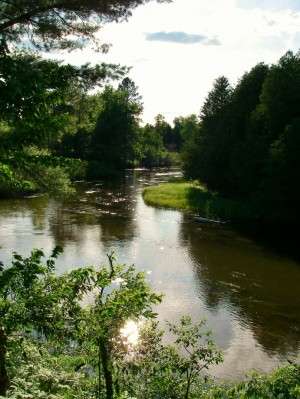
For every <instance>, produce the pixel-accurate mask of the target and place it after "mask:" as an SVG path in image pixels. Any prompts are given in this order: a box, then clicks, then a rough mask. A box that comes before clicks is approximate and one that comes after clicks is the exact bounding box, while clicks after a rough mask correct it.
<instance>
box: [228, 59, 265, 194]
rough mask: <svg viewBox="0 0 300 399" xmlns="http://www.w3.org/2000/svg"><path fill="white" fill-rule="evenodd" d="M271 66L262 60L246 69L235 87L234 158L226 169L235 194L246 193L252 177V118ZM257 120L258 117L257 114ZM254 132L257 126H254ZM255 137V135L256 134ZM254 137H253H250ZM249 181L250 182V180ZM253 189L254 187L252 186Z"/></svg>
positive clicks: (229, 191) (232, 191) (232, 131)
mask: <svg viewBox="0 0 300 399" xmlns="http://www.w3.org/2000/svg"><path fill="white" fill-rule="evenodd" d="M268 71H269V67H268V66H267V65H265V64H264V63H259V64H257V65H256V66H255V67H253V68H252V69H251V70H250V72H246V73H245V74H244V75H243V76H242V78H241V79H240V80H239V82H238V84H237V86H236V87H235V88H234V91H233V95H232V104H231V106H230V116H229V118H230V120H231V122H232V123H231V129H230V161H229V167H228V170H227V173H226V184H227V191H228V193H230V195H231V196H234V197H238V196H243V195H244V194H245V189H247V187H248V188H250V186H248V184H249V179H248V178H246V179H245V183H244V177H245V176H246V174H247V173H249V168H250V165H251V164H252V163H253V159H254V157H255V153H252V151H250V148H251V144H250V143H249V139H250V130H251V129H252V128H250V126H251V124H252V121H251V118H252V116H253V113H254V112H255V109H256V107H257V106H258V104H259V103H260V95H261V92H262V87H263V84H264V82H265V80H266V78H267V76H268ZM253 120H254V118H253ZM252 132H253V133H254V130H252ZM253 139H254V137H253ZM250 140H251V139H250ZM246 181H247V183H246ZM250 190H251V188H250Z"/></svg>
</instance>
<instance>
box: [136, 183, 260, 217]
mask: <svg viewBox="0 0 300 399" xmlns="http://www.w3.org/2000/svg"><path fill="white" fill-rule="evenodd" d="M142 195H143V199H144V201H145V203H146V204H148V205H151V206H156V207H163V208H172V209H182V210H189V211H193V212H197V213H199V214H200V215H202V216H205V217H213V216H219V217H221V218H223V219H224V220H233V219H255V218H256V216H257V215H256V213H255V210H254V209H252V208H253V207H252V206H251V204H249V203H245V202H241V201H237V200H230V199H226V198H220V197H219V196H218V194H217V193H215V192H211V191H209V190H207V189H206V188H205V187H204V186H203V185H201V184H199V183H197V182H184V181H177V182H170V183H164V184H161V185H158V186H151V187H146V188H144V189H143V191H142Z"/></svg>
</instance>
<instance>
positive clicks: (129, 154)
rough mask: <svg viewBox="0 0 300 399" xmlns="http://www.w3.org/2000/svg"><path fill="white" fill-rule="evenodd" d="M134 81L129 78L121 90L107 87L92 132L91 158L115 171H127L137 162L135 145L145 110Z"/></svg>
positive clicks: (123, 82)
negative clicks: (127, 168)
mask: <svg viewBox="0 0 300 399" xmlns="http://www.w3.org/2000/svg"><path fill="white" fill-rule="evenodd" d="M140 99H141V97H140V96H139V95H138V93H137V88H136V87H135V84H134V82H133V81H131V80H130V79H129V78H125V79H124V80H123V81H122V83H121V84H120V85H119V88H118V89H117V90H115V89H113V88H112V87H109V86H108V87H106V88H105V90H104V92H103V93H102V94H101V102H102V104H101V109H100V112H99V115H98V119H97V123H96V126H95V129H94V132H93V135H92V148H91V155H90V159H91V160H93V161H96V162H99V163H100V164H102V165H105V168H109V169H110V170H111V171H121V170H124V169H125V167H126V166H128V164H130V163H132V162H133V161H134V146H135V143H136V141H137V135H138V131H139V116H140V114H141V112H142V110H143V107H142V103H141V102H140Z"/></svg>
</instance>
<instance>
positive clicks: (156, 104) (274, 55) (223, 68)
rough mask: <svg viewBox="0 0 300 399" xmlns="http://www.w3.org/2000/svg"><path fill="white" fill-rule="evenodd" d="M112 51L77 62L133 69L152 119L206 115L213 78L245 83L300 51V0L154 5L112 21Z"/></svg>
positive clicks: (77, 56) (177, 0) (106, 31)
mask: <svg viewBox="0 0 300 399" xmlns="http://www.w3.org/2000/svg"><path fill="white" fill-rule="evenodd" d="M100 35H101V38H102V40H103V42H108V43H111V44H112V47H111V49H110V51H109V52H108V54H106V55H103V54H94V53H93V52H92V51H91V50H90V49H89V48H87V49H85V50H84V51H80V52H77V53H74V54H72V55H70V56H68V61H69V62H74V63H76V64H78V63H84V62H88V61H90V62H91V63H96V62H102V61H104V62H113V63H120V64H121V65H127V66H131V67H132V69H131V71H130V75H129V76H130V78H131V79H133V80H134V82H135V84H136V85H137V86H138V88H139V93H140V94H141V95H142V97H143V103H144V114H143V121H144V123H154V117H155V116H156V115H157V114H159V113H160V114H162V115H164V116H165V118H166V120H167V121H168V122H170V123H171V122H172V121H173V119H174V118H175V117H177V116H186V115H189V114H192V113H195V114H199V111H200V108H201V106H202V104H203V101H204V99H205V97H206V96H207V94H208V92H209V91H210V90H211V88H212V85H213V81H214V80H215V79H216V78H217V77H219V76H221V75H225V76H226V77H227V78H228V79H229V80H230V82H231V84H232V85H235V84H236V82H237V80H238V79H239V78H240V77H241V76H242V75H243V74H244V72H246V71H249V70H250V69H251V68H252V67H253V66H255V65H256V64H257V63H259V62H265V63H267V64H272V63H276V62H277V61H278V59H279V58H280V57H281V56H282V55H284V54H285V53H286V51H288V50H292V51H294V52H296V51H298V49H299V48H300V0H209V1H208V0H173V3H167V4H158V3H156V2H154V1H153V2H150V3H148V4H147V5H144V6H140V7H139V8H137V9H136V10H134V12H133V15H132V17H131V18H130V19H129V20H128V22H122V23H119V24H115V23H111V24H107V25H105V26H104V27H103V28H102V29H101V31H100Z"/></svg>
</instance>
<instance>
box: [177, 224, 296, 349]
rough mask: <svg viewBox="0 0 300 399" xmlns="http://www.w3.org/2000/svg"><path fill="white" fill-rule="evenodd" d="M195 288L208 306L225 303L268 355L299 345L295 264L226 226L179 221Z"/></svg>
mask: <svg viewBox="0 0 300 399" xmlns="http://www.w3.org/2000/svg"><path fill="white" fill-rule="evenodd" d="M181 239H182V240H184V242H188V243H189V247H190V253H191V254H192V256H193V258H194V262H195V263H194V264H195V267H194V273H195V276H196V278H197V280H198V282H199V285H198V292H199V294H200V295H201V297H202V299H203V301H204V302H205V304H206V307H207V308H208V309H210V310H211V311H214V310H217V309H220V308H222V307H227V308H229V309H230V312H231V314H232V315H234V317H235V319H238V320H239V323H240V325H241V326H247V327H248V328H250V329H251V331H252V333H253V335H254V337H255V339H256V341H257V342H258V343H259V344H260V345H261V346H262V348H263V350H265V351H266V352H267V353H269V354H270V355H272V354H274V353H279V354H280V355H282V356H290V355H291V354H295V353H297V351H298V350H299V338H300V296H299V294H300V289H299V265H298V264H297V263H296V262H293V261H286V260H284V259H282V258H281V257H280V256H276V255H275V254H274V253H273V254H271V253H270V252H269V251H268V250H267V249H265V248H262V247H260V246H258V245H255V244H254V243H253V242H252V241H250V240H247V239H246V238H245V237H240V236H238V235H236V233H234V232H233V231H231V230H230V229H228V228H222V227H218V228H216V227H205V226H201V227H198V226H188V227H187V226H186V225H182V229H181Z"/></svg>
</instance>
